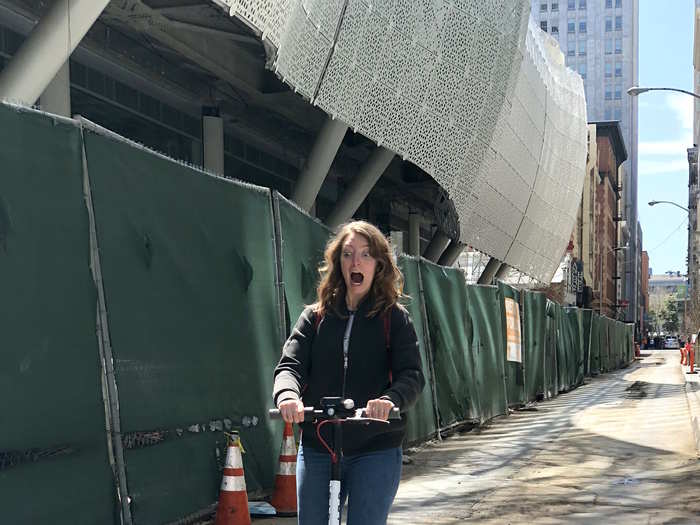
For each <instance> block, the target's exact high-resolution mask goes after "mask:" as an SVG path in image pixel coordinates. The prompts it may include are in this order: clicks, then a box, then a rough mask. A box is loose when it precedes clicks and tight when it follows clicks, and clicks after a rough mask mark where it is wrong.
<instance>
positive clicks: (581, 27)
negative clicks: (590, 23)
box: [578, 20, 586, 33]
mask: <svg viewBox="0 0 700 525" xmlns="http://www.w3.org/2000/svg"><path fill="white" fill-rule="evenodd" d="M578 32H579V33H585V32H586V21H585V20H581V21H579V23H578Z"/></svg>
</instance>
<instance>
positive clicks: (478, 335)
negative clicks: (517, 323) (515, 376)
mask: <svg viewBox="0 0 700 525" xmlns="http://www.w3.org/2000/svg"><path fill="white" fill-rule="evenodd" d="M467 297H468V298H469V314H470V318H471V325H472V335H471V348H470V349H471V353H472V356H473V360H474V363H475V382H476V387H477V389H478V392H477V396H478V399H479V405H480V409H481V421H485V420H488V419H490V418H492V417H494V416H497V415H501V414H506V413H507V411H508V400H507V398H506V384H505V372H504V361H505V356H506V349H505V335H504V333H503V329H504V324H503V310H502V306H501V302H502V301H503V297H502V296H501V295H500V294H499V292H498V289H497V288H496V287H495V286H467Z"/></svg>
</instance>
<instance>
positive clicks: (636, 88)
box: [627, 86, 700, 98]
mask: <svg viewBox="0 0 700 525" xmlns="http://www.w3.org/2000/svg"><path fill="white" fill-rule="evenodd" d="M647 91H675V92H676V93H684V94H686V95H690V96H691V97H695V98H700V95H698V94H697V93H693V92H692V91H686V90H685V89H678V88H669V87H639V86H632V87H631V88H629V89H628V90H627V94H628V95H629V96H630V97H636V96H638V95H641V94H642V93H646V92H647Z"/></svg>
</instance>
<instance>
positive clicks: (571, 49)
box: [566, 39, 576, 57]
mask: <svg viewBox="0 0 700 525" xmlns="http://www.w3.org/2000/svg"><path fill="white" fill-rule="evenodd" d="M566 54H567V55H568V56H570V57H572V56H574V55H575V54H576V41H575V40H574V39H571V40H568V41H567V42H566Z"/></svg>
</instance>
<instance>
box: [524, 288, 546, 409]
mask: <svg viewBox="0 0 700 525" xmlns="http://www.w3.org/2000/svg"><path fill="white" fill-rule="evenodd" d="M523 305H524V306H523V327H524V330H523V362H524V364H525V369H524V376H525V396H526V399H527V400H528V401H534V400H535V399H537V398H538V397H539V396H543V395H544V394H545V392H546V390H547V388H546V383H545V349H546V344H547V297H546V296H545V295H544V294H543V293H541V292H530V291H525V292H523Z"/></svg>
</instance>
